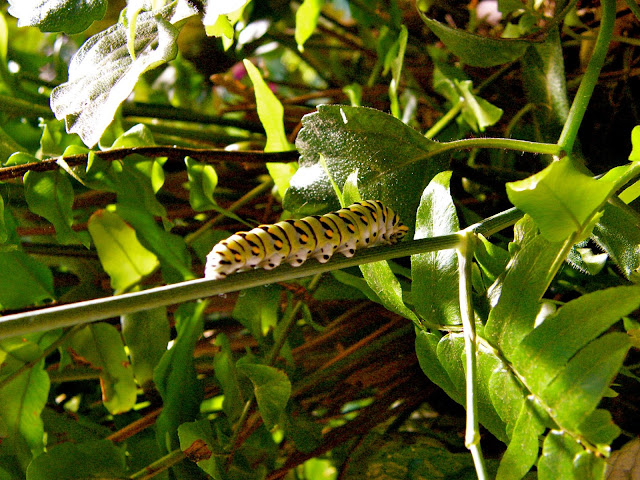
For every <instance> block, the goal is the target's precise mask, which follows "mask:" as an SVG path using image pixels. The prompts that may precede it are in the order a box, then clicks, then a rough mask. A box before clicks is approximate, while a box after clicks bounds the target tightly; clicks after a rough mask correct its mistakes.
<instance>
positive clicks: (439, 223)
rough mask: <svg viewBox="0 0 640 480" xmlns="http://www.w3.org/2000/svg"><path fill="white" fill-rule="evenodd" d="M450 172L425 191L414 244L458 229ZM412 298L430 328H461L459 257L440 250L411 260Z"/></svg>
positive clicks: (419, 211) (413, 256) (432, 182)
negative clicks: (433, 326)
mask: <svg viewBox="0 0 640 480" xmlns="http://www.w3.org/2000/svg"><path fill="white" fill-rule="evenodd" d="M450 179H451V172H450V171H449V172H441V173H439V174H438V175H436V176H435V177H434V178H433V180H431V182H430V183H429V186H428V187H427V188H426V189H425V190H424V192H423V194H422V198H421V199H420V206H419V207H418V213H417V215H416V230H415V234H414V237H413V238H414V240H418V239H421V238H429V237H436V236H438V235H448V234H451V233H454V232H457V231H458V230H459V229H460V224H459V222H458V215H457V214H456V208H455V206H454V204H453V199H452V198H451V194H450V193H449V181H450ZM411 277H412V279H413V282H412V283H411V294H412V296H413V300H414V303H415V306H416V311H417V313H418V314H419V315H420V316H421V317H422V318H424V319H425V320H426V321H427V322H428V323H429V324H431V325H457V324H460V322H461V319H460V308H459V306H458V304H459V301H460V298H459V293H458V257H457V254H456V251H455V250H453V249H450V250H440V251H437V252H429V253H420V254H417V255H412V256H411Z"/></svg>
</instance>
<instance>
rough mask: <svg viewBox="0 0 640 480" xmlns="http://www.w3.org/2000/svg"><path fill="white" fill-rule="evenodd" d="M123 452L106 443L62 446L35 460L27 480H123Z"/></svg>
mask: <svg viewBox="0 0 640 480" xmlns="http://www.w3.org/2000/svg"><path fill="white" fill-rule="evenodd" d="M125 460H126V459H125V452H124V450H121V449H119V448H117V447H116V446H115V445H114V444H113V443H112V442H111V441H109V440H96V441H93V442H85V443H79V444H74V443H63V444H61V445H58V446H56V447H54V448H52V449H51V450H49V451H48V452H47V453H45V454H43V455H40V456H39V457H37V458H35V459H34V460H33V462H31V464H30V465H29V468H28V469H27V480H81V479H87V478H96V479H99V478H102V479H108V478H111V479H116V478H124V477H126V474H125V471H126V469H125Z"/></svg>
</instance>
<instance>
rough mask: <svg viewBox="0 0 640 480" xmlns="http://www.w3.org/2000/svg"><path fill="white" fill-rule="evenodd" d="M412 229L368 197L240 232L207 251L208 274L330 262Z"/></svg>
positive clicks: (217, 276)
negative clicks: (337, 255)
mask: <svg viewBox="0 0 640 480" xmlns="http://www.w3.org/2000/svg"><path fill="white" fill-rule="evenodd" d="M408 230H409V229H408V228H407V226H406V225H403V224H402V222H401V221H400V219H399V218H398V215H396V214H395V213H394V211H393V210H391V209H390V208H389V207H386V206H384V205H383V204H382V202H380V201H379V200H366V201H363V202H358V203H354V204H353V205H351V206H349V207H346V208H343V209H341V210H338V211H337V212H331V213H327V214H325V215H322V216H318V215H313V216H310V217H305V218H302V219H300V220H284V221H282V222H278V223H275V224H273V225H260V226H258V227H256V228H254V229H252V230H250V231H248V232H238V233H235V234H233V235H231V236H230V237H229V238H227V239H226V240H222V241H221V242H219V243H217V244H216V245H215V246H214V247H213V249H212V250H211V252H210V253H209V254H208V255H207V263H206V266H205V271H204V276H205V278H210V279H222V278H225V277H226V276H227V275H229V274H230V273H234V272H241V271H245V270H251V269H253V268H264V269H266V270H271V269H272V268H275V267H277V266H278V265H280V264H281V263H283V262H284V263H288V264H290V265H292V266H294V267H297V266H300V265H302V264H303V263H304V262H305V260H307V258H315V259H317V260H318V261H319V262H320V263H325V262H327V261H328V260H329V259H330V258H331V257H332V256H333V254H334V253H341V254H343V255H344V256H345V257H352V256H353V255H354V254H355V252H356V249H357V248H363V247H373V246H376V245H393V244H395V243H397V242H399V241H400V240H401V239H402V238H403V237H404V236H405V235H406V233H407V231H408Z"/></svg>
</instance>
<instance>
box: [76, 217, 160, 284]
mask: <svg viewBox="0 0 640 480" xmlns="http://www.w3.org/2000/svg"><path fill="white" fill-rule="evenodd" d="M88 228H89V233H90V234H91V238H92V239H93V243H94V244H95V246H96V250H97V251H98V257H99V258H100V262H101V263H102V267H103V268H104V270H105V272H107V273H108V274H109V276H110V277H111V286H112V287H113V288H114V289H115V290H117V291H120V290H125V289H127V288H130V287H131V286H133V285H134V284H136V283H138V282H139V281H140V280H142V278H143V277H144V276H145V275H148V274H149V273H151V272H152V271H153V270H154V269H155V268H156V267H157V265H158V259H157V257H156V256H155V255H154V254H153V253H151V252H150V251H149V250H147V249H146V248H144V247H143V246H142V244H141V243H140V241H139V240H138V238H137V237H136V232H135V230H134V229H133V228H131V227H130V226H129V225H127V224H126V223H125V222H124V220H122V219H121V218H120V217H119V216H118V215H116V214H115V213H112V212H110V211H108V210H98V211H97V212H95V213H94V214H93V215H91V218H90V219H89V225H88Z"/></svg>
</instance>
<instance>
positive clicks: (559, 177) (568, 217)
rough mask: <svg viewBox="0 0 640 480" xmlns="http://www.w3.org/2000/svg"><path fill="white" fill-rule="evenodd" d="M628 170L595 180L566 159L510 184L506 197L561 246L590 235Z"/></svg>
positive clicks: (617, 170)
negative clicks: (573, 237) (567, 240)
mask: <svg viewBox="0 0 640 480" xmlns="http://www.w3.org/2000/svg"><path fill="white" fill-rule="evenodd" d="M627 168H628V167H617V168H616V169H614V170H611V171H610V172H609V173H608V174H607V175H605V176H604V177H602V178H600V179H599V180H596V179H595V178H593V177H591V176H589V175H586V174H585V173H583V172H581V171H580V170H579V169H578V168H577V166H576V165H575V164H574V162H573V160H571V158H570V157H564V158H563V159H561V160H556V161H554V162H553V163H552V164H551V165H549V166H548V167H547V168H545V169H544V170H542V171H541V172H539V173H536V174H535V175H532V176H530V177H529V178H526V179H525V180H519V181H517V182H510V183H507V195H508V196H509V200H511V202H512V203H513V204H514V205H515V206H516V207H518V208H519V209H520V210H522V211H524V212H525V213H528V214H529V215H531V217H532V218H533V219H534V220H535V222H536V224H537V225H538V227H540V231H541V232H542V235H544V236H545V238H547V239H548V240H549V241H551V242H559V241H562V240H564V239H566V238H567V237H569V236H570V235H571V234H574V233H579V234H584V233H590V232H589V231H588V228H589V225H591V224H592V223H593V222H594V221H595V220H597V217H595V215H596V213H597V212H598V210H599V209H601V208H602V207H603V205H604V202H605V201H606V199H607V198H608V197H609V196H611V194H612V193H613V191H614V190H615V189H616V187H617V186H618V184H617V180H618V178H619V177H620V176H621V174H622V172H624V171H625V170H626V169H627ZM567 185H571V188H567Z"/></svg>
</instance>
